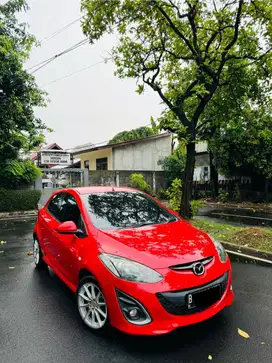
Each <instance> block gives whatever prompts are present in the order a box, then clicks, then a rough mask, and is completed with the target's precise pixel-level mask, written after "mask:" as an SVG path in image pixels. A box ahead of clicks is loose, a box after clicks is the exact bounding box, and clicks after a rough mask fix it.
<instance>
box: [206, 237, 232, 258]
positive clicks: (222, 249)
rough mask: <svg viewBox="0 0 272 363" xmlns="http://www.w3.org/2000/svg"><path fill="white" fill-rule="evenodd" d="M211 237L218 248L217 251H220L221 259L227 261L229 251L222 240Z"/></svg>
mask: <svg viewBox="0 0 272 363" xmlns="http://www.w3.org/2000/svg"><path fill="white" fill-rule="evenodd" d="M210 238H211V240H212V241H213V243H214V245H215V248H216V249H217V253H218V256H219V259H220V261H221V262H226V261H227V258H228V255H227V252H226V251H225V248H224V247H223V246H222V245H221V243H220V242H217V241H215V240H214V239H213V238H212V237H210Z"/></svg>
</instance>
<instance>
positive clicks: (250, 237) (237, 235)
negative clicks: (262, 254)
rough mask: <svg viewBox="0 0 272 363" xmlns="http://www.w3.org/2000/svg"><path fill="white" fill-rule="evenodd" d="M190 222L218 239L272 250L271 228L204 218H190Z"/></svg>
mask: <svg viewBox="0 0 272 363" xmlns="http://www.w3.org/2000/svg"><path fill="white" fill-rule="evenodd" d="M191 224H192V225H193V226H194V227H196V228H198V229H200V230H202V231H204V232H206V233H209V234H210V235H211V236H213V237H214V238H215V239H217V240H218V241H223V242H230V243H234V244H237V245H240V246H244V247H252V248H256V249H258V250H260V251H266V252H272V228H263V227H260V228H259V227H236V226H230V225H229V224H221V223H216V222H210V221H206V220H205V219H195V220H192V221H191Z"/></svg>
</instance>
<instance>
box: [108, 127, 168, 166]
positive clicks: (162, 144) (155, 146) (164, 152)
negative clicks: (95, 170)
mask: <svg viewBox="0 0 272 363" xmlns="http://www.w3.org/2000/svg"><path fill="white" fill-rule="evenodd" d="M171 151H172V135H171V134H169V136H166V137H161V138H158V139H151V140H146V141H142V142H138V143H135V144H128V145H123V146H116V147H114V148H113V170H135V171H137V170H154V171H156V170H158V171H160V170H162V168H161V166H160V165H158V161H159V160H160V159H164V158H165V157H167V156H169V155H170V154H171Z"/></svg>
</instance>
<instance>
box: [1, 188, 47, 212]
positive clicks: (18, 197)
mask: <svg viewBox="0 0 272 363" xmlns="http://www.w3.org/2000/svg"><path fill="white" fill-rule="evenodd" d="M41 194H42V193H41V191H40V190H27V189H26V190H7V189H0V213H4V212H17V211H26V210H34V209H37V207H38V202H39V200H40V198H41Z"/></svg>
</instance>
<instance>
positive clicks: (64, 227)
mask: <svg viewBox="0 0 272 363" xmlns="http://www.w3.org/2000/svg"><path fill="white" fill-rule="evenodd" d="M56 231H57V232H58V233H59V234H77V231H78V229H77V226H76V224H75V223H74V222H72V221H68V222H63V223H61V224H60V225H59V226H58V228H56Z"/></svg>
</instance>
